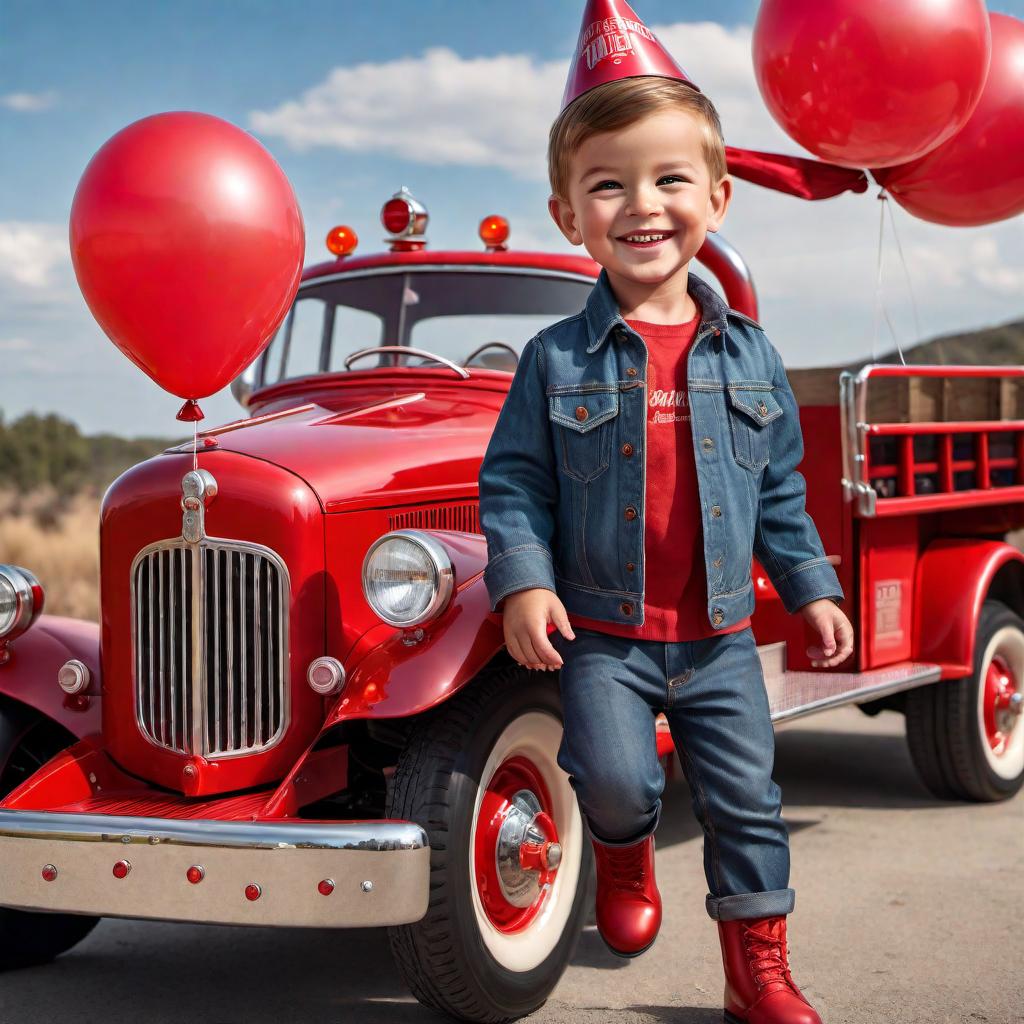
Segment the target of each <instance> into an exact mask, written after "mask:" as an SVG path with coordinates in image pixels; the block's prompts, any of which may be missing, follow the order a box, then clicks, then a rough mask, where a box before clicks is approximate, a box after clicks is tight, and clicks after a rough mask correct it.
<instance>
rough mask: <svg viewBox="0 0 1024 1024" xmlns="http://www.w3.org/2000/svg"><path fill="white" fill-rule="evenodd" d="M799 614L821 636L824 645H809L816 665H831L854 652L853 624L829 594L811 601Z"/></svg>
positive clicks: (809, 655) (825, 666) (812, 661)
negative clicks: (828, 596) (829, 597)
mask: <svg viewBox="0 0 1024 1024" xmlns="http://www.w3.org/2000/svg"><path fill="white" fill-rule="evenodd" d="M800 614H801V615H803V617H804V618H805V619H806V620H807V621H808V622H809V623H810V624H811V625H812V626H813V627H814V629H815V630H816V631H817V633H818V636H820V637H821V645H820V646H819V645H817V644H812V645H811V646H810V647H808V648H807V657H808V658H810V659H811V664H812V665H814V667H815V668H831V667H832V666H833V665H838V664H839V663H840V662H841V661H845V660H846V659H847V658H848V657H849V656H850V655H851V654H852V653H853V626H852V625H851V623H850V620H849V619H848V618H847V617H846V615H845V614H844V613H843V610H842V609H841V608H840V607H839V606H838V605H837V604H835V603H834V602H833V601H830V600H829V599H828V598H827V597H822V598H819V599H818V600H817V601H809V602H808V603H807V604H805V605H804V606H803V607H802V608H801V609H800ZM837 648H838V650H837Z"/></svg>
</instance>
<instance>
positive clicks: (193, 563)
mask: <svg viewBox="0 0 1024 1024" xmlns="http://www.w3.org/2000/svg"><path fill="white" fill-rule="evenodd" d="M131 576H132V583H131V588H132V640H133V645H134V655H133V657H134V666H135V697H136V705H135V708H136V718H137V720H138V723H139V727H140V728H141V730H142V732H143V733H144V734H145V735H146V736H148V737H149V739H151V740H152V741H153V742H154V743H156V744H157V745H158V746H161V747H166V748H168V749H169V750H176V751H179V752H181V753H185V754H201V755H203V756H224V755H230V754H245V753H252V752H255V751H259V750H266V749H267V748H268V747H271V746H273V745H274V744H275V743H276V742H277V741H278V739H280V737H281V735H282V733H283V732H284V727H285V724H286V721H287V714H288V679H287V665H288V649H287V644H288V633H287V620H288V590H289V585H288V573H287V570H286V569H285V566H284V563H283V562H282V561H281V559H280V558H278V556H277V555H276V554H274V552H272V551H271V550H270V549H269V548H264V547H260V546H258V545H255V544H243V543H240V542H236V541H223V540H216V539H204V540H202V541H200V542H199V543H198V544H187V543H185V542H184V541H183V540H173V541H164V542H161V543H159V544H153V545H150V546H149V547H147V548H145V549H143V550H142V551H141V552H140V553H139V554H138V555H137V556H136V558H135V562H134V563H133V565H132V574H131Z"/></svg>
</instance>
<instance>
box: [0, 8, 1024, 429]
mask: <svg viewBox="0 0 1024 1024" xmlns="http://www.w3.org/2000/svg"><path fill="white" fill-rule="evenodd" d="M582 6H583V5H582V2H577V0H571V2H563V0H547V2H539V0H521V2H518V3H516V4H508V3H503V4H492V3H485V2H479V0H476V2H464V0H452V2H448V3H444V2H437V0H433V2H429V0H417V2H395V3H388V2H361V3H349V2H335V3H326V2H321V3H303V2H293V3H290V4H288V5H283V4H280V3H270V2H264V0H244V2H243V0H238V2H234V3H198V2H180V0H179V2H175V3H147V4H138V3H133V4H129V3H112V2H103V0H95V2H93V3H90V4H82V3H66V2H50V3H47V4H43V5H40V4H38V3H29V2H25V0H3V2H2V3H0V153H2V154H3V159H2V160H0V411H2V412H3V413H4V415H5V417H6V418H8V419H10V418H11V417H13V416H16V415H18V414H20V413H21V412H24V411H26V410H28V409H35V410H38V411H50V410H56V411H60V412H62V413H63V414H64V415H67V416H69V417H70V418H71V419H73V420H75V421H76V422H77V423H79V424H80V425H81V426H82V427H83V429H86V430H88V431H90V432H91V431H97V430H113V431H116V432H119V433H125V434H136V433H159V434H164V435H168V434H169V435H172V436H173V435H176V434H178V433H180V427H179V425H178V424H176V423H175V422H174V420H173V414H174V411H175V410H176V408H177V405H178V404H179V403H178V402H177V401H176V400H175V399H174V398H172V397H171V396H167V395H165V394H164V393H163V392H161V391H160V390H159V389H158V388H157V387H156V386H155V385H154V384H152V382H150V381H149V380H148V378H146V377H145V376H144V375H143V374H141V372H140V371H138V370H137V369H136V368H135V367H133V366H131V365H130V364H129V363H128V362H127V360H125V359H124V358H123V357H122V356H121V355H120V353H118V352H117V351H116V350H115V349H114V347H113V346H112V345H111V344H110V343H109V342H108V341H107V340H106V339H105V338H104V337H103V335H102V333H101V332H100V331H99V329H98V328H97V327H96V325H95V323H94V322H93V321H92V320H91V318H90V317H89V314H88V311H87V310H86V308H85V305H84V302H83V301H82V299H81V296H80V295H79V293H78V292H77V288H76V286H75V282H74V277H73V274H72V273H71V270H70V259H69V257H68V254H67V241H66V238H67V218H68V213H69V210H70V204H71V199H72V196H73V194H74V189H75V186H76V184H77V182H78V179H79V176H80V175H81V173H82V170H83V169H84V167H85V165H86V163H87V162H88V160H89V158H90V157H91V156H92V154H93V153H94V152H95V150H96V149H97V148H98V147H99V146H100V145H102V144H103V142H104V141H106V139H108V138H109V137H110V136H111V135H112V134H114V133H115V132H116V131H118V130H119V129H120V128H122V127H124V126H125V125H127V124H129V123H130V122H131V121H134V120H136V119H138V118H140V117H143V116H146V115H148V114H152V113H156V112H158V111H162V110H176V109H191V110H202V111H206V112H208V113H211V114H216V115H218V116H220V117H223V118H226V119H228V120H230V121H232V122H234V123H235V124H238V125H240V126H242V127H244V128H247V129H249V130H251V131H254V132H255V134H256V135H257V137H258V138H260V140H261V141H262V142H263V143H264V145H266V146H267V147H268V148H269V149H270V151H271V152H272V153H273V154H274V156H275V157H276V159H277V160H278V161H279V163H280V164H281V166H282V167H283V168H284V170H285V173H286V174H287V175H288V176H289V178H290V179H291V181H292V184H293V185H294V187H295V190H296V193H297V195H298V197H299V201H300V204H301V206H302V210H303V216H304V219H305V222H306V230H307V237H308V239H309V241H310V247H309V258H310V259H315V260H319V259H320V258H321V251H322V250H321V248H320V245H321V240H322V238H323V236H324V234H325V233H326V231H327V229H328V228H329V227H330V226H331V225H332V224H335V223H338V222H345V223H349V224H351V225H352V226H353V227H355V229H356V230H357V232H358V233H359V235H360V237H361V238H362V239H364V242H363V244H362V246H361V248H363V249H371V250H372V249H378V248H380V242H379V239H380V236H381V231H380V227H379V223H378V221H377V217H378V211H379V208H380V205H381V203H382V202H383V201H384V200H385V199H386V198H387V197H388V196H389V195H391V193H392V192H394V191H395V190H396V189H397V188H398V186H399V185H401V184H406V185H408V186H409V187H410V188H411V189H412V190H413V191H414V193H415V194H416V195H417V196H418V197H419V198H421V199H422V200H423V201H424V202H425V203H426V205H427V206H428V208H429V210H430V213H431V225H430V229H429V236H430V240H431V244H432V245H434V246H436V247H442V246H466V247H471V248H476V247H477V244H478V243H477V241H476V238H475V228H476V224H477V223H478V221H479V219H480V217H482V216H483V215H484V214H486V213H490V212H494V211H498V212H502V213H505V214H506V215H507V216H508V217H509V218H510V220H511V222H512V227H513V235H512V241H513V244H518V245H520V246H522V247H524V248H525V247H534V246H537V247H542V248H558V249H566V248H567V246H566V244H565V243H564V242H563V241H562V240H561V238H560V236H558V235H557V233H556V232H555V229H554V227H553V226H552V225H550V224H549V223H548V221H547V219H546V218H547V215H546V212H545V209H544V205H545V200H546V196H547V188H546V183H545V181H544V178H543V163H542V160H543V150H542V148H540V149H538V139H542V138H543V135H544V132H545V131H546V127H547V123H548V122H549V121H550V118H551V117H552V116H553V115H554V113H555V112H556V111H557V104H558V100H559V99H560V93H561V87H562V83H563V82H564V77H565V73H566V71H567V68H568V58H569V54H570V51H571V48H572V45H573V43H574V41H575V38H576V34H577V32H578V30H579V20H580V16H581V12H582ZM757 6H758V5H757V3H755V2H740V0H723V2H715V3H708V2H694V3H669V2H665V0H636V2H635V3H634V7H635V8H636V9H637V11H638V13H639V14H640V15H641V17H643V19H644V20H645V21H646V22H647V23H648V24H650V25H651V26H652V27H654V28H655V30H656V31H658V33H659V36H660V37H661V38H662V40H663V41H664V42H665V43H666V45H668V46H669V48H670V49H671V50H672V52H673V54H674V56H675V57H676V58H677V60H678V61H679V63H680V64H681V65H682V66H683V67H684V68H686V69H687V71H688V72H689V73H690V74H692V75H693V77H694V78H695V80H696V81H697V82H698V83H699V84H701V86H702V88H705V91H708V92H709V94H710V95H711V96H712V97H713V98H714V99H715V100H716V103H718V105H719V110H720V112H721V114H722V118H723V123H724V126H725V133H726V141H727V142H729V143H730V144H732V145H737V146H747V147H749V148H761V149H772V150H774V151H777V152H789V153H802V152H803V151H802V150H801V149H800V147H799V146H798V145H797V144H796V143H794V142H792V141H791V140H789V139H788V138H787V137H786V136H785V135H784V134H783V133H782V132H781V130H780V129H778V127H777V126H775V125H774V122H772V120H771V118H770V116H769V115H768V114H767V112H766V111H765V110H764V107H763V103H761V102H760V98H759V96H758V95H757V93H756V88H754V87H753V85H752V82H753V77H752V70H751V67H750V56H749V53H750V51H749V34H750V29H751V27H752V25H753V22H754V19H755V17H756V12H757ZM989 8H990V10H1000V11H1003V12H1005V13H1009V14H1013V15H1015V16H1017V17H1024V0H1014V2H1002V3H990V4H989ZM396 62H401V63H396ZM357 66H358V67H361V68H362V71H361V72H360V75H359V76H358V77H355V72H354V70H353V69H355V68H357ZM428 75H433V76H434V77H433V78H432V79H430V80H431V81H437V80H438V76H441V77H442V78H444V77H445V76H449V77H450V78H451V80H452V81H454V82H455V83H457V84H458V83H462V84H463V85H464V86H465V88H464V91H465V93H466V96H465V99H464V100H463V101H460V102H454V103H452V102H448V103H442V102H441V101H439V100H437V99H432V98H430V97H426V96H424V94H423V91H422V88H418V83H421V82H422V81H424V80H426V79H425V77H424V76H428ZM502 75H507V76H510V77H509V78H508V80H509V81H512V82H515V83H516V85H515V87H514V89H505V90H504V96H502V95H501V94H493V95H490V96H478V95H477V92H478V90H477V89H475V88H474V85H473V83H475V82H479V81H480V80H486V81H495V80H497V81H504V80H505V79H503V78H502V77H501V76H502ZM445 80H447V79H445ZM519 82H521V83H522V85H523V88H524V89H525V95H524V96H522V97H520V96H518V95H517V96H513V95H511V94H512V93H518V92H519V85H518V83H519ZM400 83H404V91H403V87H402V85H401V84H400ZM510 102H511V103H513V104H517V105H516V106H515V107H514V109H513V108H506V107H503V104H508V103H510ZM510 109H512V110H513V113H514V116H515V118H518V119H519V120H516V121H515V128H516V130H515V131H514V132H512V131H511V130H510V131H509V132H507V133H505V134H502V119H503V118H508V117H509V116H510V115H509V110H510ZM324 110H326V113H324ZM375 118H376V119H377V120H375ZM496 122H497V123H496ZM338 125H343V126H344V127H345V129H346V132H345V133H343V134H342V136H341V137H339V136H338V134H337V131H336V129H337V127H338ZM349 129H350V130H349ZM513 134H514V136H515V137H514V138H512V137H511V136H512V135H513ZM481 153H483V155H481ZM877 208H878V203H877V202H876V201H875V200H874V198H873V193H869V194H867V195H863V196H857V197H853V196H850V197H844V198H842V199H838V200H832V201H829V202H827V203H819V204H808V203H800V202H799V201H797V200H794V199H789V198H787V197H782V196H778V195H775V194H772V193H769V192H767V191H765V190H763V189H757V188H756V187H754V186H747V185H745V184H743V183H740V184H739V185H738V186H737V190H736V197H735V200H734V203H733V208H732V210H730V216H729V219H728V222H727V224H726V226H725V228H724V230H723V235H724V236H725V237H727V238H729V240H730V241H732V242H733V244H735V245H737V247H738V248H739V249H740V251H741V252H742V253H743V255H744V256H745V258H746V259H747V261H748V263H749V264H750V266H751V269H752V271H753V275H754V280H755V282H756V283H757V285H758V288H759V292H760V295H761V300H762V308H761V318H762V322H764V323H765V326H766V327H767V328H768V330H769V333H770V334H771V336H772V338H773V340H774V341H775V342H776V344H777V345H778V346H779V348H780V350H781V351H782V352H783V355H784V356H785V357H786V359H787V362H789V363H790V364H791V365H812V364H814V363H823V362H832V361H840V360H845V359H848V358H854V357H856V356H858V355H865V356H867V355H869V354H870V351H871V342H872V339H871V332H872V328H873V317H872V310H873V305H872V304H873V300H874V273H875V261H876V258H877V251H876V247H877V232H878V221H877V215H878V209H877ZM894 213H895V214H896V220H897V225H898V228H899V231H900V239H901V241H902V243H903V249H904V252H905V253H906V255H907V258H908V265H909V266H908V269H909V272H910V274H911V281H912V283H913V286H914V289H915V294H916V295H917V301H918V305H919V307H920V321H921V335H922V336H932V335H935V334H939V333H946V332H948V331H953V330H958V329H961V328H964V327H970V326H980V325H982V324H986V323H993V322H1001V321H1005V320H1010V319H1020V318H1024V298H1021V296H1022V294H1024V293H1022V289H1024V241H1022V238H1021V231H1020V227H1021V224H1020V218H1016V219H1015V220H1014V221H1011V222H1004V223H1003V224H1000V225H994V226H992V227H989V228H978V229H967V230H963V229H959V230H954V229H950V228H940V227H938V226H935V225H927V224H924V223H923V222H920V221H914V220H913V218H910V217H909V216H908V215H906V214H905V213H903V211H901V210H899V209H898V208H897V209H896V210H895V211H894ZM780 241H781V242H783V245H781V246H780V244H779V243H780ZM889 241H890V243H891V242H892V239H891V236H890V239H889ZM896 260H897V257H896V253H895V249H890V251H887V253H886V261H887V267H888V271H887V274H886V279H885V281H886V284H885V291H884V296H885V299H886V308H887V310H888V311H889V313H890V317H891V319H892V321H893V323H894V326H895V328H896V331H897V333H898V335H899V336H900V338H901V340H902V341H903V342H904V343H906V344H910V343H912V342H913V341H914V340H916V337H917V330H916V327H915V322H914V318H913V315H912V312H911V307H910V303H909V298H908V293H907V289H906V285H905V283H904V279H903V272H902V270H901V268H900V267H899V265H898V263H897V262H896ZM823 339H824V341H825V343H824V344H823ZM523 340H525V339H523ZM879 346H880V347H879V351H883V350H885V349H888V348H891V346H892V339H891V337H888V338H887V337H885V336H883V337H882V339H881V341H880V342H879ZM204 404H205V407H206V411H207V415H208V417H209V419H210V420H211V422H212V421H217V420H223V419H227V418H234V417H235V415H236V414H237V411H238V410H237V406H235V405H234V402H233V400H232V399H231V398H230V396H229V395H227V394H226V393H222V394H221V395H219V396H215V397H213V398H211V399H209V400H208V401H207V402H206V403H204Z"/></svg>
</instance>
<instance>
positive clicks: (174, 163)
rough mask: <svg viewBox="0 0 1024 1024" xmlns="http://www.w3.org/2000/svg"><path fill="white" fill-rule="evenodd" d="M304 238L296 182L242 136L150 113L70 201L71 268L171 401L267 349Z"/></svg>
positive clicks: (197, 392)
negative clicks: (291, 181)
mask: <svg viewBox="0 0 1024 1024" xmlns="http://www.w3.org/2000/svg"><path fill="white" fill-rule="evenodd" d="M304 252H305V232H304V230H303V225H302V215H301V213H300V212H299V204H298V201H297V200H296V198H295V193H294V192H293V191H292V187H291V184H290V183H289V181H288V179H287V178H286V177H285V174H284V172H283V171H282V170H281V168H280V167H279V166H278V165H277V163H276V162H275V160H274V158H273V157H272V156H271V155H270V154H269V153H268V152H267V150H266V149H264V148H263V146H261V145H260V143H259V142H257V141H256V139H255V138H253V136H252V135H250V134H249V133H248V132H245V131H243V130H242V129H241V128H237V127H235V125H233V124H231V123H229V122H228V121H224V120H222V119H221V118H219V117H213V116H211V115H209V114H200V113H193V112H190V111H177V112H173V113H167V114H154V115H153V116H151V117H144V118H142V120H140V121H136V122H134V123H133V124H130V125H128V127H127V128H123V129H122V130H121V131H119V132H118V133H117V134H116V135H114V136H113V137H112V138H110V139H109V140H107V142H106V143H104V145H103V146H101V147H100V149H99V150H98V152H97V153H96V155H95V156H93V158H92V160H90V161H89V165H88V166H87V167H86V169H85V173H84V174H83V175H82V179H81V181H80V182H79V184H78V189H77V190H76V192H75V198H74V200H73V201H72V204H71V260H72V263H73V264H74V268H75V276H76V277H77V278H78V285H79V287H80V288H81V290H82V295H83V296H84V298H85V301H86V303H87V305H88V306H89V309H90V311H91V312H92V315H93V316H94V317H95V318H96V321H97V322H98V323H99V325H100V327H102V328H103V331H104V332H105V333H106V335H107V336H108V337H109V338H110V340H111V341H113V342H114V344H115V345H117V347H118V348H119V349H120V350H121V351H122V352H123V353H124V354H125V355H126V356H127V357H128V358H129V359H130V360H131V361H132V362H133V363H135V365H136V366H138V367H139V368H140V369H142V370H144V371H145V372H146V373H147V374H148V375H149V376H150V377H152V378H153V380H154V381H156V383H157V384H159V385H160V386H161V387H162V388H164V389H165V390H166V391H170V392H171V393H172V394H175V395H178V396H179V397H181V398H185V399H187V400H188V401H186V403H185V405H184V406H182V408H181V411H180V412H179V413H178V419H180V420H197V419H201V418H202V412H201V411H200V410H199V407H198V405H197V403H196V399H199V398H204V397H206V396H207V395H212V394H213V393H214V392H215V391H219V390H220V389H221V388H223V387H224V386H225V385H226V384H228V383H229V382H230V381H231V380H233V379H234V378H235V377H236V376H238V374H239V373H241V371H242V370H244V369H245V367H246V366H248V365H249V363H251V362H252V361H253V360H254V359H255V358H256V357H257V356H258V355H259V354H260V353H261V352H262V351H263V349H264V348H266V346H267V345H268V344H269V342H270V339H271V338H272V337H273V335H274V332H275V331H276V330H277V328H278V326H279V325H280V323H281V321H282V319H283V318H284V316H285V314H286V313H287V312H288V309H289V307H290V306H291V304H292V300H293V299H294V298H295V293H296V291H297V290H298V287H299V279H300V277H301V275H302V259H303V255H304Z"/></svg>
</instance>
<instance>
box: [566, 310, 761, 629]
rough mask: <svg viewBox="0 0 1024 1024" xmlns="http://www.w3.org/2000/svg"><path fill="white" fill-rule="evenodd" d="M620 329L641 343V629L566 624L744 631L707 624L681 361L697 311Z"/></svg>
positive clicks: (583, 622) (584, 624)
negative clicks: (679, 320) (680, 319)
mask: <svg viewBox="0 0 1024 1024" xmlns="http://www.w3.org/2000/svg"><path fill="white" fill-rule="evenodd" d="M626 323H628V324H629V326H630V327H632V328H633V330H635V331H636V332H637V333H638V334H639V335H640V336H641V337H642V338H643V339H644V341H645V342H646V344H647V383H646V392H647V453H646V458H647V466H646V479H647V484H646V488H647V493H646V496H645V506H646V516H647V522H646V525H645V527H644V566H645V575H646V580H645V588H644V589H645V593H644V623H643V625H642V626H630V625H626V624H623V623H617V622H604V621H602V620H599V619H588V618H585V617H583V616H579V615H570V616H569V622H570V623H571V625H572V626H573V627H576V626H580V627H581V628H584V629H594V630H597V631H599V632H601V633H611V634H613V635H614V636H631V637H636V638H637V639H638V640H662V641H674V642H678V641H681V640H698V639H701V638H702V637H708V636H715V635H717V634H720V633H735V632H738V631H739V630H741V629H745V628H746V627H747V626H749V625H750V617H749V616H747V617H745V618H744V619H742V620H741V621H740V622H737V623H734V624H733V625H731V626H725V627H723V628H722V629H715V628H714V627H713V626H712V625H711V623H710V622H709V621H708V593H707V590H708V588H707V570H706V568H705V564H704V530H703V527H702V525H701V513H700V492H699V491H698V488H697V466H696V463H695V461H694V453H693V435H692V433H691V431H690V406H689V392H688V388H687V356H688V354H689V351H690V346H691V345H692V344H693V340H694V338H695V336H696V334H697V328H698V326H699V325H700V308H699V307H698V309H697V315H696V316H695V317H694V318H693V319H692V320H691V321H690V322H689V323H685V324H650V323H646V322H645V321H643V320H627V321H626ZM641 454H642V453H641Z"/></svg>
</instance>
